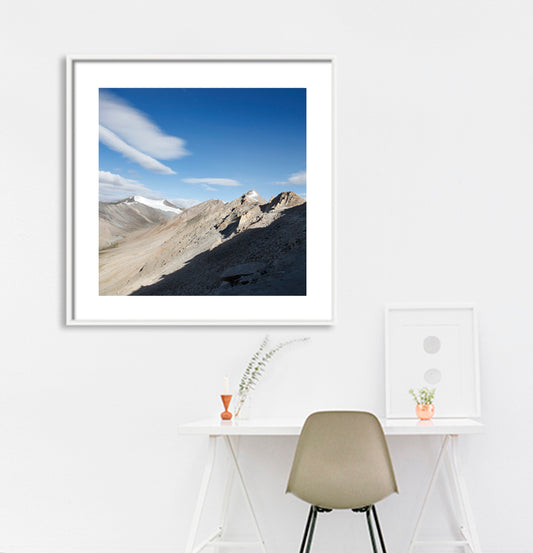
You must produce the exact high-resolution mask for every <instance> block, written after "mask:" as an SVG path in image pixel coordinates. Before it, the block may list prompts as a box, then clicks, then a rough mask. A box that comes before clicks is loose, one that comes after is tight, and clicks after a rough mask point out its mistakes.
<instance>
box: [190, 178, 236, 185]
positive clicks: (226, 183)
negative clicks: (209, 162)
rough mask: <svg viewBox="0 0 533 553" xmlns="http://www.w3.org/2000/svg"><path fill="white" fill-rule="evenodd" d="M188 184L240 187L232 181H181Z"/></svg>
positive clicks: (214, 179) (208, 179)
mask: <svg viewBox="0 0 533 553" xmlns="http://www.w3.org/2000/svg"><path fill="white" fill-rule="evenodd" d="M181 180H182V181H183V182H186V183H188V184H207V185H211V186H242V184H241V183H240V182H238V181H236V180H234V179H220V178H212V177H205V178H201V179H181Z"/></svg>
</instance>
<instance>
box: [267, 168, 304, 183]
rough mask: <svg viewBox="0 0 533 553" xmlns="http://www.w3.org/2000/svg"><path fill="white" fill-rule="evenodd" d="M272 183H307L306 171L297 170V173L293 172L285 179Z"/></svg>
mask: <svg viewBox="0 0 533 553" xmlns="http://www.w3.org/2000/svg"><path fill="white" fill-rule="evenodd" d="M274 184H283V185H291V186H305V185H306V184H307V172H306V171H299V172H298V173H293V174H292V175H290V176H289V178H288V179H287V180H284V181H278V182H275V183H274Z"/></svg>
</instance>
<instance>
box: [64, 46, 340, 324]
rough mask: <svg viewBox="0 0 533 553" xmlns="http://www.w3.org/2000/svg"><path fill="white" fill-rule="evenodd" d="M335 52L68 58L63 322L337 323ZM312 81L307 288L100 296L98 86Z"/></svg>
mask: <svg viewBox="0 0 533 553" xmlns="http://www.w3.org/2000/svg"><path fill="white" fill-rule="evenodd" d="M333 79H334V59H333V57H332V56H312V57H311V56H290V57H287V56H195V57H188V56H183V57H182V56H173V55H172V56H69V57H68V58H67V83H66V85H67V114H66V122H67V139H66V142H67V168H66V174H67V183H66V184H67V186H66V188H67V189H66V198H67V200H66V205H67V216H66V223H67V230H66V264H67V267H66V272H67V278H66V284H67V302H66V309H67V314H66V315H67V316H66V319H67V325H220V324H223V325H330V324H333V307H334V289H333V275H334V271H333V262H334V259H333V181H334V175H333V161H334V159H333V158H334V151H333V140H334V98H333V96H334V95H333V90H334V87H333ZM120 87H126V88H135V87H153V88H158V87H161V88H165V87H167V88H173V87H176V88H187V87H190V88H195V87H196V88H202V87H206V88H217V87H221V88H232V87H241V88H246V87H263V88H269V87H281V88H284V87H286V88H291V87H304V88H306V89H307V137H306V141H307V144H306V145H307V179H308V180H307V197H306V199H307V203H308V205H307V295H306V296H240V297H238V296H225V297H224V296H145V297H141V296H100V295H99V293H98V256H97V253H96V252H97V233H98V228H97V217H95V216H94V213H96V208H95V206H96V205H97V201H98V186H97V184H95V183H97V181H98V179H97V175H98V148H97V145H98V134H97V132H98V101H97V99H98V89H99V88H120Z"/></svg>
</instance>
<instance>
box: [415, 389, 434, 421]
mask: <svg viewBox="0 0 533 553" xmlns="http://www.w3.org/2000/svg"><path fill="white" fill-rule="evenodd" d="M435 391H436V388H428V387H427V386H424V387H423V388H419V389H418V390H417V391H416V392H415V391H414V390H413V388H411V389H410V390H409V393H410V394H411V396H412V397H413V399H414V400H415V403H416V416H417V417H418V418H419V419H420V420H421V421H428V420H430V419H431V417H433V415H434V414H435V406H434V405H433V399H434V398H435Z"/></svg>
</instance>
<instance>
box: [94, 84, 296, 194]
mask: <svg viewBox="0 0 533 553" xmlns="http://www.w3.org/2000/svg"><path fill="white" fill-rule="evenodd" d="M99 151H100V160H99V161H100V167H99V169H100V199H101V200H102V201H115V200H120V199H123V198H126V197H128V196H133V195H140V196H146V197H150V198H167V199H169V200H173V199H179V200H195V201H204V200H208V199H210V198H218V199H221V200H224V201H230V200H233V199H235V198H236V197H238V196H240V195H241V194H244V193H245V192H247V191H248V190H250V189H255V190H257V191H258V192H259V193H260V194H261V195H262V196H263V197H264V198H265V199H267V200H268V199H270V197H271V196H275V195H277V194H279V193H280V192H282V191H284V190H293V191H295V192H297V193H298V194H300V195H303V196H305V189H306V186H305V183H306V173H305V170H306V90H305V89H303V88H241V89H239V88H218V89H217V88H188V89H187V88H185V89H178V88H120V89H100V149H99Z"/></svg>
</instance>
